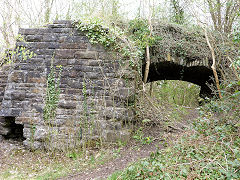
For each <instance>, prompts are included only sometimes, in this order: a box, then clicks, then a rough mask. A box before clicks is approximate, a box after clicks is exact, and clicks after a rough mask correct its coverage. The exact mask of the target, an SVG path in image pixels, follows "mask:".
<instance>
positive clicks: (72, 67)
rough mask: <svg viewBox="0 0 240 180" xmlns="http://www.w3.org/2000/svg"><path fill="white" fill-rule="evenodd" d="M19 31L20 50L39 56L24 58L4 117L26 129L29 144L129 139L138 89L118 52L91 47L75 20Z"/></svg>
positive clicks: (11, 79)
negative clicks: (134, 94) (132, 103)
mask: <svg viewBox="0 0 240 180" xmlns="http://www.w3.org/2000/svg"><path fill="white" fill-rule="evenodd" d="M19 33H20V34H21V35H22V37H23V39H24V41H19V42H17V44H16V45H17V47H26V48H27V49H28V50H30V51H32V52H34V53H35V55H34V56H33V57H31V58H27V59H26V60H24V58H23V57H22V56H23V55H24V54H23V53H22V55H21V54H20V55H18V57H17V62H18V63H15V65H14V67H13V70H12V71H11V73H10V74H9V75H8V84H7V85H6V88H5V92H4V96H3V100H2V107H1V112H0V116H1V117H15V122H16V124H22V125H23V136H24V138H25V140H24V144H25V145H26V146H28V147H32V148H35V149H37V148H46V149H49V148H56V149H63V148H74V147H76V146H78V145H81V144H82V143H83V142H85V141H89V140H99V139H101V140H103V141H117V140H119V139H121V140H123V141H125V140H127V139H128V138H129V134H130V132H129V131H128V128H127V127H126V126H125V124H128V123H127V122H130V121H132V119H133V117H134V114H133V111H132V110H131V108H130V107H128V106H127V102H128V99H129V97H130V96H131V95H132V92H133V89H132V88H131V86H129V85H128V83H127V82H126V80H125V79H123V78H122V77H121V74H122V72H120V71H122V67H121V66H120V62H119V60H118V59H119V57H118V55H117V54H116V53H113V52H110V51H106V50H105V49H104V48H103V47H102V46H101V45H91V44H90V43H89V40H88V38H87V37H86V35H85V34H84V33H83V32H79V31H77V30H76V29H75V28H74V27H73V25H72V23H71V22H70V21H56V22H54V23H53V24H49V25H48V26H47V27H44V28H34V29H21V30H20V32H19ZM51 67H52V68H51ZM51 73H52V76H51V77H50V76H49V74H51ZM58 78H59V84H58V83H57V81H58ZM128 82H129V81H128ZM58 89H59V91H58ZM49 117H50V118H49Z"/></svg>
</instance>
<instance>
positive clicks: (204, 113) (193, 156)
mask: <svg viewBox="0 0 240 180" xmlns="http://www.w3.org/2000/svg"><path fill="white" fill-rule="evenodd" d="M212 104H213V103H212ZM223 104H224V103H223V102H221V103H220V102H217V101H215V103H214V106H213V107H212V109H213V111H210V109H211V108H209V106H212V105H211V104H209V103H207V104H206V105H205V106H203V107H202V108H201V109H200V110H199V111H200V117H199V118H196V119H195V120H194V121H193V122H192V123H191V125H190V126H189V128H188V129H187V130H186V131H185V132H184V133H182V134H180V135H173V136H171V137H168V138H167V139H166V141H165V142H168V141H169V142H170V143H168V144H165V146H166V148H165V149H162V150H158V151H157V152H155V153H152V154H151V156H150V157H149V158H147V159H143V160H141V161H139V162H137V163H134V164H132V165H130V166H129V167H127V168H126V169H125V170H124V171H122V172H116V173H114V174H113V175H112V176H111V177H109V178H108V179H109V180H116V179H118V180H120V179H122V180H123V179H124V180H128V179H129V180H130V179H134V180H135V179H166V180H168V179H169V180H171V179H229V180H230V179H231V180H232V179H236V180H237V179H240V136H239V132H240V129H239V126H238V124H239V114H238V116H236V117H235V118H234V119H233V120H234V121H232V120H231V119H230V118H228V115H229V114H231V112H230V111H231V110H230V109H231V108H230V109H229V108H226V106H227V105H226V104H224V106H223ZM216 106H217V107H218V106H223V107H222V108H221V107H218V108H217V110H218V109H219V110H220V111H216ZM231 106H234V105H233V104H231ZM237 107H238V105H237ZM224 108H225V110H224ZM227 109H228V110H227ZM235 112H236V111H235ZM216 114H217V116H216ZM236 119H238V120H237V121H238V122H236Z"/></svg>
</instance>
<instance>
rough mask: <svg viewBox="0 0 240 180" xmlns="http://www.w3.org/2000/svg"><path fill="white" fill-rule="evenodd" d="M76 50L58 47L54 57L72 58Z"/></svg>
mask: <svg viewBox="0 0 240 180" xmlns="http://www.w3.org/2000/svg"><path fill="white" fill-rule="evenodd" d="M75 52H76V50H72V49H58V50H56V54H55V58H59V59H73V58H74V53H75Z"/></svg>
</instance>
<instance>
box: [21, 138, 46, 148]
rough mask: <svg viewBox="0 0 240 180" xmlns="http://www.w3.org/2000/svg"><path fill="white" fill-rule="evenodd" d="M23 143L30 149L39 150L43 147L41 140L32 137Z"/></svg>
mask: <svg viewBox="0 0 240 180" xmlns="http://www.w3.org/2000/svg"><path fill="white" fill-rule="evenodd" d="M23 145H24V146H26V147H28V148H29V149H33V150H37V149H42V148H43V143H42V142H39V141H33V140H31V139H26V140H25V141H23Z"/></svg>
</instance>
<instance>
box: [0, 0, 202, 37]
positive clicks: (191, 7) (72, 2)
mask: <svg viewBox="0 0 240 180" xmlns="http://www.w3.org/2000/svg"><path fill="white" fill-rule="evenodd" d="M44 1H45V0H0V28H3V26H4V23H3V22H4V21H5V22H7V25H8V30H7V31H8V33H9V34H11V33H12V34H13V35H16V34H17V32H18V28H19V27H36V26H39V25H43V24H44V22H43V20H44V18H43V14H44V11H45V7H44ZM99 1H101V2H105V5H104V8H106V7H107V6H110V5H109V4H107V3H106V2H108V0H54V3H53V7H52V9H51V20H54V19H56V18H58V19H66V14H67V12H68V11H69V13H70V15H71V17H72V18H77V17H78V18H79V13H81V12H82V11H83V9H82V7H83V6H80V5H79V3H92V4H95V6H98V7H95V8H94V9H93V11H94V13H95V14H97V13H98V9H101V8H102V7H99V4H100V3H96V2H99ZM186 1H189V3H185V4H184V5H182V6H184V8H185V9H186V11H187V12H190V13H191V14H195V15H196V17H198V18H199V19H200V20H201V21H203V20H204V21H205V20H206V14H205V13H204V10H203V8H202V6H201V5H200V3H198V2H200V1H201V2H202V0H195V1H194V2H195V4H193V3H192V0H185V2H186ZM119 2H120V5H121V6H120V9H119V12H120V13H123V14H125V17H127V18H128V19H129V18H130V19H131V18H134V17H136V15H137V13H138V9H139V7H141V9H142V11H141V12H142V14H141V15H144V16H145V17H148V12H149V2H150V3H151V4H152V7H154V9H155V11H156V12H159V13H158V14H159V17H158V18H163V17H167V16H168V15H169V12H170V7H169V0H119ZM153 4H154V6H153ZM85 7H86V6H85ZM91 7H93V6H91ZM87 9H88V8H87ZM90 9H91V8H90ZM19 19H20V21H19ZM0 30H1V29H0ZM12 30H13V32H12ZM1 34H2V32H1ZM0 36H2V35H0ZM0 39H2V37H0Z"/></svg>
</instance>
